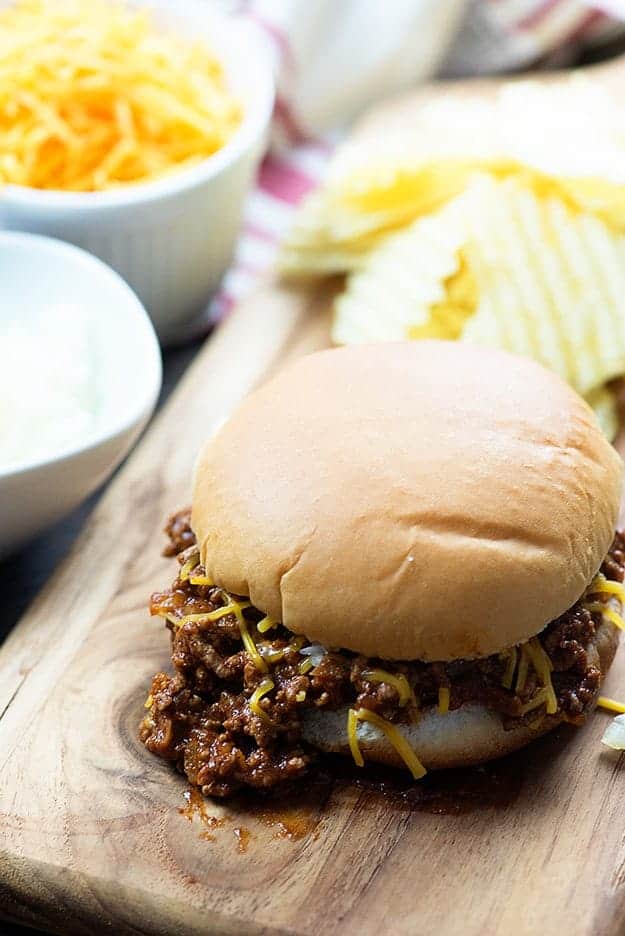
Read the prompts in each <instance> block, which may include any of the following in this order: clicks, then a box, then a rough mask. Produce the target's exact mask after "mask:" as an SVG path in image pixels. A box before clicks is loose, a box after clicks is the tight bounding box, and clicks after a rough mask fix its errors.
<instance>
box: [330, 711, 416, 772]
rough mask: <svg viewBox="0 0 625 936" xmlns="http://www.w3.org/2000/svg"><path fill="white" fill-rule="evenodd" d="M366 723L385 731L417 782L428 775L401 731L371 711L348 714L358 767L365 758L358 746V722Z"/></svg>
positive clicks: (353, 750) (349, 736)
mask: <svg viewBox="0 0 625 936" xmlns="http://www.w3.org/2000/svg"><path fill="white" fill-rule="evenodd" d="M359 721H366V722H369V723H370V724H371V725H375V727H376V728H379V729H380V731H383V732H384V734H385V735H386V737H387V739H388V741H389V742H390V743H391V744H392V745H393V747H394V748H395V750H396V751H397V753H398V754H399V756H400V757H401V759H402V760H403V762H404V764H405V765H406V767H407V768H408V770H409V771H410V773H411V774H412V776H413V777H414V779H415V780H420V779H421V777H424V776H425V774H426V773H427V771H426V769H425V767H424V766H423V764H422V763H421V761H420V760H419V758H418V757H417V755H416V754H415V752H414V751H413V750H412V748H411V747H410V745H409V744H408V742H407V741H406V739H405V738H404V736H403V734H402V733H401V731H400V730H399V729H398V728H397V727H396V726H395V725H393V724H391V722H388V721H386V719H385V718H381V717H380V716H379V715H377V714H376V712H370V711H369V709H365V708H360V709H358V710H355V709H350V710H349V712H348V714H347V737H348V740H349V747H350V750H351V752H352V757H353V758H354V762H355V763H356V765H357V766H358V767H362V766H364V758H363V756H362V752H361V750H360V746H359V744H358V722H359Z"/></svg>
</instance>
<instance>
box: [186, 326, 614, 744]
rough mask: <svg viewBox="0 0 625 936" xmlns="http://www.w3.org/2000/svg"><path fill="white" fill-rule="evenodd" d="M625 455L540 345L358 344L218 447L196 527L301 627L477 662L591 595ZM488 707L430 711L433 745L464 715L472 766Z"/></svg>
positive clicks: (314, 635) (240, 578)
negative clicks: (517, 348)
mask: <svg viewBox="0 0 625 936" xmlns="http://www.w3.org/2000/svg"><path fill="white" fill-rule="evenodd" d="M621 468H622V464H621V460H620V458H619V456H618V455H617V454H616V452H615V451H614V450H613V448H612V447H611V445H610V444H609V443H608V441H607V440H606V438H605V437H604V436H603V434H602V432H601V430H600V428H599V426H598V424H597V421H596V419H595V416H594V414H593V412H592V410H591V409H590V408H589V406H588V405H587V404H586V403H585V402H584V401H583V400H582V399H581V398H580V397H579V396H577V394H576V393H575V392H574V391H573V390H571V389H570V388H569V387H568V385H567V384H565V383H564V381H562V380H561V379H560V378H559V377H557V376H556V375H554V374H553V373H550V372H548V371H546V370H545V369H543V368H542V367H541V366H540V365H538V364H536V363H535V362H533V361H531V360H529V359H526V358H522V357H517V356H514V355H510V354H507V353H505V352H502V351H496V350H491V349H487V348H479V347H472V346H470V345H466V344H461V343H454V342H440V341H420V342H414V343H402V344H387V345H375V346H352V347H347V348H340V349H335V350H330V351H323V352H319V353H316V354H312V355H310V356H308V357H305V358H302V359H300V360H298V361H296V363H294V364H292V365H291V366H290V367H288V368H287V369H285V370H284V371H282V372H281V373H280V374H279V376H277V377H276V378H275V379H273V380H272V381H271V382H269V383H267V384H265V385H264V386H263V387H261V388H260V389H259V390H257V391H256V392H255V393H253V394H252V395H251V396H250V397H249V398H248V399H247V400H246V401H245V402H244V403H243V404H242V406H241V407H240V408H239V409H238V411H237V412H236V413H235V414H234V416H233V417H232V419H230V421H229V422H228V423H227V424H226V425H225V426H224V427H223V428H222V429H221V431H220V432H219V433H218V435H217V436H216V437H215V438H214V439H213V440H211V441H210V442H209V443H208V445H207V446H206V447H205V449H204V450H203V452H202V454H201V457H200V459H199V462H198V465H197V471H196V477H195V490H194V497H193V511H192V526H193V529H194V531H195V533H196V536H197V540H198V544H199V546H200V555H201V561H202V563H203V564H204V566H205V568H206V572H207V574H208V575H209V576H210V577H211V579H212V580H213V581H214V582H215V583H216V584H218V585H221V586H222V587H224V588H225V589H227V590H228V591H229V592H231V593H235V594H238V595H245V596H249V598H250V601H251V602H252V603H253V605H254V606H255V607H256V608H258V609H260V610H261V611H263V612H265V613H267V614H269V615H270V616H271V617H272V618H274V619H275V620H277V621H281V622H283V623H284V625H285V626H286V627H287V628H288V629H289V630H290V631H292V632H293V633H295V634H304V635H306V637H307V638H308V639H310V640H313V641H318V642H320V643H322V644H323V645H325V646H329V647H341V648H345V649H348V650H352V651H355V652H359V653H363V654H365V655H366V656H370V657H381V658H383V659H397V660H423V661H434V660H452V659H457V658H476V657H481V656H487V655H490V654H493V653H496V652H498V651H500V650H502V649H504V648H507V647H510V646H512V645H515V644H518V643H521V642H523V641H526V640H528V639H529V638H531V637H532V636H534V635H535V634H537V633H538V632H539V631H541V630H542V628H543V627H544V626H545V625H546V624H547V623H548V622H549V621H551V620H553V619H554V618H556V617H557V616H559V615H560V614H561V613H563V612H564V611H565V610H566V609H567V608H569V607H570V606H571V605H572V604H574V602H575V601H576V600H577V599H578V598H579V597H580V596H581V594H582V593H583V591H584V589H585V588H586V586H587V585H588V583H589V582H590V580H591V579H592V577H593V576H594V575H595V573H596V572H597V570H598V569H599V566H600V565H601V562H602V560H603V558H604V556H605V555H606V553H607V551H608V548H609V546H610V543H611V541H612V537H613V534H614V527H615V522H616V519H617V514H618V507H619V498H620V491H621ZM328 717H329V715H328V714H327V713H324V716H323V718H324V721H325V720H326V719H327V718H328ZM432 718H433V719H434V720H433V721H432V720H431V719H432ZM487 718H488V719H490V716H486V715H485V714H484V713H480V712H479V711H478V712H473V713H468V711H465V712H464V713H463V714H462V715H460V714H458V715H454V717H453V718H450V720H449V721H447V722H445V721H444V720H441V719H438V718H435V717H434V716H429V717H427V718H424V719H423V721H422V722H421V723H420V725H419V726H417V727H416V728H415V729H414V730H415V732H416V735H417V736H416V738H415V746H416V748H417V750H420V749H421V745H422V744H423V743H426V744H427V738H428V737H430V736H431V737H432V739H434V737H435V735H436V732H429V729H428V725H430V724H431V725H434V724H436V725H437V726H438V725H439V724H441V725H445V724H446V725H447V729H446V731H451V732H452V734H455V735H457V739H456V741H455V742H454V743H453V744H452V743H451V741H449V742H444V741H443V742H441V743H442V744H443V745H444V748H445V749H448V750H454V751H456V752H457V753H456V754H455V755H454V756H453V757H452V758H451V759H452V760H453V759H454V757H455V758H456V759H457V760H460V761H461V762H465V759H464V755H463V754H462V753H461V752H462V751H464V750H465V747H463V746H462V744H460V735H461V734H463V733H464V734H465V737H466V732H467V731H469V732H474V733H475V744H471V745H470V749H471V750H472V751H474V750H475V745H477V744H478V738H479V732H480V731H483V729H484V726H485V725H486V724H487V723H489V724H490V721H488V722H487ZM520 730H521V731H524V732H525V733H526V729H520ZM532 730H533V731H535V729H532ZM437 731H438V727H437ZM428 732H429V734H428ZM491 734H492V732H491ZM421 735H423V736H424V737H423V740H421ZM443 737H444V735H443ZM492 738H493V740H492V741H491V742H489V743H490V744H491V748H488V750H491V749H492V750H493V751H498V752H501V751H502V750H503V749H509V745H510V744H513V746H517V745H516V744H514V743H513V736H510V737H508V735H507V733H506V736H505V738H504V736H503V735H501V734H495V735H492ZM432 743H434V741H433V740H432ZM463 743H464V742H463ZM518 743H519V744H523V743H525V741H524V740H520V741H519V742H518ZM459 745H460V746H459ZM436 750H437V749H436V747H434V748H432V750H431V757H432V758H433V760H434V761H436V759H437V758H440V757H442V756H443V755H442V754H440V752H439V753H438V754H437V753H436ZM484 756H485V755H484V752H483V751H482V750H481V751H480V753H479V756H478V757H476V758H475V759H484ZM486 756H495V754H494V753H493V754H487V755H486ZM425 760H426V762H427V760H428V758H427V756H426V758H425Z"/></svg>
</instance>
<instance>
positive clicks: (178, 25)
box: [0, 0, 273, 343]
mask: <svg viewBox="0 0 625 936" xmlns="http://www.w3.org/2000/svg"><path fill="white" fill-rule="evenodd" d="M272 104H273V81H272V75H271V67H270V63H269V60H268V56H267V52H266V49H265V47H264V45H263V44H262V42H261V40H260V37H259V36H258V34H257V32H256V31H255V30H254V28H253V27H252V26H251V25H250V24H246V23H244V22H242V21H241V20H239V19H237V18H236V17H233V18H226V17H224V16H220V15H217V13H216V12H215V11H214V10H213V9H212V8H211V7H210V5H209V4H208V3H207V2H206V0H179V2H173V0H132V2H126V0H0V227H3V228H5V229H12V230H21V231H30V232H34V233H40V234H46V235H50V236H54V237H57V238H61V239H63V240H66V241H69V242H71V243H73V244H76V245H78V246H81V247H83V248H85V249H86V250H88V251H89V252H91V253H93V254H95V255H96V256H98V257H100V258H101V259H103V260H104V261H105V262H107V263H108V264H110V265H111V266H112V267H113V268H114V269H115V270H117V271H118V272H119V273H120V274H121V275H122V276H123V277H124V279H126V281H127V282H128V283H129V284H130V285H131V286H132V287H133V289H134V290H135V292H136V293H137V295H138V296H139V297H140V298H141V300H142V301H143V302H144V304H145V305H146V307H147V309H148V311H149V313H150V315H151V316H152V319H153V322H154V324H155V327H156V329H157V332H158V334H159V336H160V338H161V339H162V340H163V341H165V342H168V343H173V342H177V341H180V340H183V339H184V338H185V337H187V336H188V334H189V333H190V331H191V330H192V329H193V327H194V325H195V323H196V322H197V320H198V317H199V316H200V315H201V314H202V313H203V312H204V310H205V308H206V304H207V301H208V299H209V297H210V295H211V293H212V292H214V290H215V289H216V287H217V285H218V283H219V281H220V279H221V276H222V275H223V273H224V271H225V269H226V268H227V266H228V263H229V261H230V259H231V256H232V253H233V250H234V244H235V241H236V237H237V234H238V230H239V227H240V222H241V216H242V209H243V202H244V199H245V195H246V193H247V191H248V190H249V187H250V185H251V182H252V180H253V177H254V174H255V171H256V168H257V165H258V162H259V160H260V157H261V155H262V152H263V149H264V144H265V140H266V131H267V127H268V123H269V119H270V115H271V109H272Z"/></svg>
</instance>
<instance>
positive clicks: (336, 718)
mask: <svg viewBox="0 0 625 936" xmlns="http://www.w3.org/2000/svg"><path fill="white" fill-rule="evenodd" d="M618 639H619V632H618V631H617V630H616V628H615V627H613V625H611V624H602V625H601V626H600V627H599V628H598V629H597V633H596V634H595V638H594V641H593V644H592V645H591V647H590V648H589V651H588V652H589V653H590V654H593V652H594V653H596V655H597V663H598V665H599V668H600V669H601V672H606V670H607V669H608V668H609V666H610V665H611V663H612V660H613V659H614V654H615V653H616V649H617V647H618ZM562 720H563V719H562V715H561V714H558V715H545V714H542V715H539V716H538V717H536V718H534V719H533V720H532V721H531V722H529V724H527V725H519V726H518V727H514V728H511V729H509V730H506V729H505V728H504V726H503V722H502V719H501V716H500V715H499V714H497V713H496V712H492V711H489V710H488V709H486V708H484V707H483V706H481V705H463V706H461V708H459V709H455V711H453V712H448V713H447V714H445V715H443V714H441V713H440V712H439V711H438V710H437V709H436V708H429V709H426V710H425V711H424V712H423V714H422V715H421V718H420V719H419V721H418V722H417V723H416V724H413V725H397V728H399V730H400V731H401V733H402V734H403V735H404V737H405V738H406V740H407V741H408V743H409V744H410V746H411V748H412V749H413V750H414V751H416V752H417V753H418V755H419V760H420V761H421V763H422V764H423V766H424V767H425V768H426V769H427V770H442V769H445V768H448V767H469V766H472V765H474V764H481V763H483V762H484V761H488V760H495V759H496V758H498V757H503V756H504V755H505V754H510V753H511V752H512V751H516V750H518V749H519V748H521V747H524V746H525V745H526V744H528V743H529V742H530V741H533V740H534V739H535V738H538V737H540V736H541V735H543V734H546V733H547V732H548V731H551V729H552V728H555V727H556V726H557V725H559V724H560V723H561V722H562ZM346 726H347V707H344V708H342V709H338V710H335V711H332V712H330V711H325V710H321V709H317V710H316V711H312V710H309V711H307V712H306V715H305V717H304V723H303V738H304V740H305V741H307V742H308V743H309V744H313V745H314V746H315V747H317V748H319V749H320V750H322V751H326V752H327V753H335V754H346V755H348V756H349V755H350V749H349V742H348V739H347V728H346ZM358 745H359V747H360V750H361V752H362V754H363V756H364V758H365V760H366V761H374V762H377V763H380V764H386V765H388V766H389V767H400V768H405V764H404V762H403V761H402V759H401V757H400V756H399V754H398V753H397V751H396V750H395V748H394V747H393V745H392V744H391V743H390V742H389V741H388V740H387V738H386V736H385V735H384V734H383V733H382V732H381V731H380V730H379V729H377V728H376V727H375V726H374V725H371V724H369V723H367V722H361V723H360V724H359V726H358Z"/></svg>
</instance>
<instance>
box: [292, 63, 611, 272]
mask: <svg viewBox="0 0 625 936" xmlns="http://www.w3.org/2000/svg"><path fill="white" fill-rule="evenodd" d="M379 122H380V126H379V127H378V126H377V124H376V121H375V115H374V117H373V118H372V120H371V122H370V126H365V128H364V131H363V132H362V133H360V134H359V133H357V134H356V138H355V140H353V141H351V142H348V143H347V144H345V145H344V146H343V147H341V148H340V149H339V150H338V151H337V154H336V156H335V158H334V160H333V162H332V164H331V166H330V170H329V173H328V177H327V180H326V183H325V185H324V186H323V187H322V188H321V189H320V190H318V191H317V192H316V193H314V194H313V195H312V196H311V197H310V199H308V200H307V201H305V202H304V204H303V206H302V208H301V209H300V212H299V213H298V216H297V218H296V221H295V224H294V226H293V229H292V231H291V232H290V235H289V236H288V238H287V240H286V243H285V245H284V248H283V252H282V255H281V257H280V259H279V268H280V269H281V270H282V272H285V273H288V274H297V275H299V276H305V275H308V276H314V275H319V273H325V272H342V271H349V270H352V269H355V268H358V267H359V266H362V263H363V258H364V256H365V253H366V251H367V250H370V249H372V248H373V247H375V246H376V245H377V244H379V243H380V241H381V240H382V239H384V238H385V237H387V236H388V234H389V233H391V232H393V231H396V230H399V229H401V228H402V227H404V226H405V225H406V224H408V223H410V222H411V221H413V220H414V219H416V218H419V217H421V216H423V215H426V214H429V213H431V212H433V211H436V210H438V209H439V208H440V207H441V206H443V205H445V204H446V203H447V202H449V201H450V200H451V199H453V198H455V197H456V196H457V195H459V194H460V193H461V192H462V191H464V189H465V188H466V186H467V185H468V184H469V182H470V180H471V178H472V177H473V176H474V174H475V173H476V172H488V173H489V174H491V175H492V176H494V177H495V178H496V179H499V180H504V179H508V178H511V179H517V180H518V181H520V182H522V183H523V185H524V186H525V187H526V188H528V189H530V190H531V191H533V192H534V193H535V194H536V195H537V196H539V197H541V198H547V197H557V198H559V199H560V200H561V201H562V202H563V203H564V204H565V205H567V206H568V207H570V208H572V209H575V210H578V211H588V212H590V213H592V214H594V215H595V216H596V217H598V218H599V219H601V220H602V221H604V222H605V223H606V224H608V225H609V226H611V227H612V228H614V229H615V230H617V231H625V131H623V132H622V131H621V130H620V129H619V128H620V127H625V112H624V110H623V107H622V105H619V103H618V101H616V100H615V99H614V98H613V97H612V96H611V95H610V94H609V92H608V91H607V90H606V89H605V88H603V87H602V86H601V85H599V84H597V83H596V82H594V81H592V80H589V79H580V78H573V79H569V80H568V81H561V82H559V83H556V84H554V85H553V86H551V87H550V86H545V85H543V84H541V85H537V84H536V83H533V82H515V83H513V84H511V85H510V86H506V87H504V88H502V90H501V91H500V92H499V93H498V94H496V95H494V96H493V98H492V100H483V99H482V98H477V97H476V98H472V97H470V96H464V97H463V98H462V99H458V98H457V97H456V96H455V95H454V94H453V93H450V94H449V95H448V96H443V97H440V98H436V99H435V100H433V101H424V102H423V103H420V102H417V103H416V104H415V105H413V106H412V109H411V112H410V114H409V115H408V114H406V115H405V119H401V117H399V118H398V119H396V120H395V123H393V122H392V121H390V122H389V121H388V120H382V119H381V118H380V121H379Z"/></svg>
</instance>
